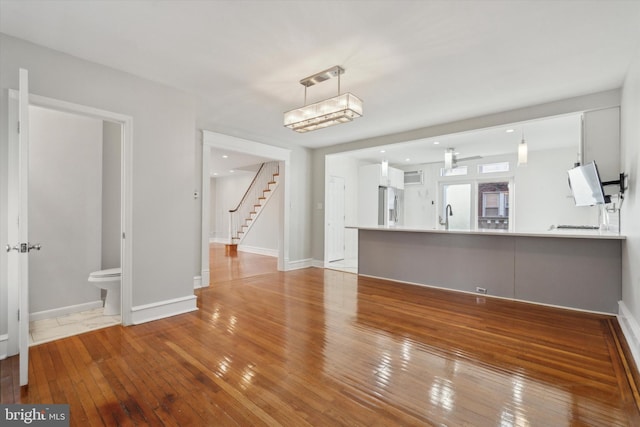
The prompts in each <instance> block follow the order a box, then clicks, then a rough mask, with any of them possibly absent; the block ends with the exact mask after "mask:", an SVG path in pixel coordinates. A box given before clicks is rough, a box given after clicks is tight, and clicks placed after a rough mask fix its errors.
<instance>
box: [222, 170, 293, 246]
mask: <svg viewBox="0 0 640 427" xmlns="http://www.w3.org/2000/svg"><path fill="white" fill-rule="evenodd" d="M254 176H255V173H254V172H252V173H239V174H237V175H233V176H227V177H221V178H212V179H211V183H212V185H211V218H212V221H211V223H210V224H211V232H210V235H211V237H213V238H215V239H224V240H225V241H228V240H229V209H234V208H235V207H236V206H237V205H238V203H239V202H240V200H241V199H242V196H243V195H244V193H245V192H246V191H247V188H248V187H249V185H251V181H252V180H253V177H254ZM282 190H283V180H282V179H281V180H280V184H278V188H277V190H276V191H275V192H274V193H273V194H272V195H271V196H270V199H269V202H268V203H267V204H266V206H264V207H263V208H262V210H261V212H260V215H259V216H258V218H257V220H256V221H255V222H254V224H253V225H252V227H251V231H250V232H249V234H247V237H246V238H245V239H244V240H243V241H242V245H243V246H247V247H250V248H253V249H264V250H265V252H267V253H269V252H273V251H277V250H278V230H279V227H278V221H279V213H280V205H281V203H282V199H281V197H282V196H281V195H282V192H283V191H282Z"/></svg>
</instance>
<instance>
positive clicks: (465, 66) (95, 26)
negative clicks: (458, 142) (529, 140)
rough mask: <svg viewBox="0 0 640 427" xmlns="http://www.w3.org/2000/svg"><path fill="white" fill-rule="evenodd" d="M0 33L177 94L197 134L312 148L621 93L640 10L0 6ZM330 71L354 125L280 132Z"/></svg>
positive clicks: (493, 4) (449, 5)
mask: <svg viewBox="0 0 640 427" xmlns="http://www.w3.org/2000/svg"><path fill="white" fill-rule="evenodd" d="M0 31H1V32H3V33H6V34H9V35H12V36H15V37H19V38H22V39H26V40H29V41H32V42H34V43H37V44H40V45H44V46H47V47H50V48H53V49H56V50H59V51H63V52H67V53H69V54H72V55H75V56H77V57H81V58H85V59H88V60H90V61H95V62H97V63H101V64H104V65H107V66H110V67H114V68H117V69H121V70H124V71H127V72H129V73H132V74H135V75H138V76H142V77H145V78H148V79H151V80H154V81H158V82H162V83H165V84H167V85H170V86H173V87H176V88H180V89H182V90H184V91H187V92H190V93H192V94H194V95H195V96H197V99H198V117H197V120H198V123H197V126H199V127H202V128H206V129H208V130H212V131H216V132H220V133H226V134H230V135H234V136H237V137H241V138H246V139H250V140H254V141H258V142H264V143H270V144H275V145H279V146H288V147H292V146H304V147H311V148H314V147H322V146H328V145H333V144H337V143H343V142H350V141H354V140H359V139H364V138H369V137H375V136H380V135H385V134H391V133H396V132H401V131H406V130H411V129H416V128H420V127H425V126H430V125H434V124H440V123H444V122H449V121H453V120H459V119H464V118H468V117H474V116H479V115H484V114H489V113H493V112H499V111H505V110H510V109H514V108H519V107H523V106H528V105H534V104H538V103H543V102H548V101H553V100H557V99H563V98H568V97H572V96H576V95H582V94H586V93H593V92H598V91H602V90H607V89H611V88H616V87H620V86H621V85H622V83H623V78H624V76H625V73H626V71H627V69H628V66H629V64H630V61H631V58H632V55H633V53H634V51H635V50H636V49H637V48H638V42H639V41H640V1H613V0H601V1H578V0H575V1H573V0H567V1H563V0H557V1H545V2H542V1H526V0H524V1H453V0H451V1H428V0H425V1H409V0H407V1H366V2H365V1H347V0H345V1H328V0H327V1H305V0H298V1H269V0H265V1H234V0H229V1H226V0H218V1H203V0H201V1H191V0H181V1H172V0H165V1H150V0H148V1H147V0H138V1H101V0H92V1H71V0H66V1H65V0H47V1H44V0H42V1H31V0H0ZM333 65H341V66H343V67H344V68H345V69H346V73H345V74H344V75H343V76H342V90H343V91H350V92H353V93H354V94H356V95H357V96H359V97H360V98H362V99H363V101H364V116H363V117H362V118H360V119H357V120H356V121H354V122H352V123H348V124H343V125H339V126H334V127H332V128H327V129H323V130H319V131H316V132H309V133H307V134H297V133H295V132H293V131H291V130H288V129H286V128H284V127H283V125H282V113H283V112H284V111H287V110H290V109H292V108H295V107H298V106H301V105H302V104H303V94H304V88H303V86H301V85H300V84H299V83H298V81H299V80H300V79H301V78H304V77H307V76H309V75H311V74H314V73H315V72H318V71H321V70H324V69H326V68H328V67H331V66H333ZM335 91H336V85H335V82H334V81H333V80H329V81H327V82H324V83H322V84H320V85H316V86H313V87H311V88H309V90H308V95H309V102H311V101H315V100H318V99H321V98H324V97H327V96H332V95H334V94H335V93H336V92H335Z"/></svg>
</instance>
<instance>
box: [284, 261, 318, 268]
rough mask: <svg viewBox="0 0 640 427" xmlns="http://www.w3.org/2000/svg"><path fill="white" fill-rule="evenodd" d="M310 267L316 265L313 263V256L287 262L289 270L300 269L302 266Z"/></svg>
mask: <svg viewBox="0 0 640 427" xmlns="http://www.w3.org/2000/svg"><path fill="white" fill-rule="evenodd" d="M309 267H315V266H314V265H313V259H311V258H307V259H300V260H297V261H288V262H287V270H300V269H302V268H309Z"/></svg>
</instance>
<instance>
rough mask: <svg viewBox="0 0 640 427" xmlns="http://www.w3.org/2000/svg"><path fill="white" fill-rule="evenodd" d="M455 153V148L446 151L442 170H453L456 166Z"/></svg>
mask: <svg viewBox="0 0 640 427" xmlns="http://www.w3.org/2000/svg"><path fill="white" fill-rule="evenodd" d="M455 151H456V149H455V148H447V150H446V151H445V152H444V168H445V169H453V168H455V167H456V166H457V164H456V154H455Z"/></svg>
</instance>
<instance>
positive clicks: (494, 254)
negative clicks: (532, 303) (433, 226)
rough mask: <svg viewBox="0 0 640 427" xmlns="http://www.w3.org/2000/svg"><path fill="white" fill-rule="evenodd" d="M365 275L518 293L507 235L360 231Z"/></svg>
mask: <svg viewBox="0 0 640 427" xmlns="http://www.w3.org/2000/svg"><path fill="white" fill-rule="evenodd" d="M358 234H359V240H360V242H359V260H358V271H359V273H360V274H364V275H368V276H375V277H384V278H389V279H393V280H400V281H405V282H412V283H418V284H425V285H430V286H438V287H445V288H449V289H456V290H463V291H470V292H475V290H476V286H480V287H482V288H485V289H487V293H488V294H489V295H497V296H502V297H508V298H513V296H514V292H513V275H514V266H513V250H514V241H513V239H512V238H508V237H498V236H470V235H459V234H452V233H450V234H435V233H407V232H393V231H371V230H360V232H359V233H358Z"/></svg>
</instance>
